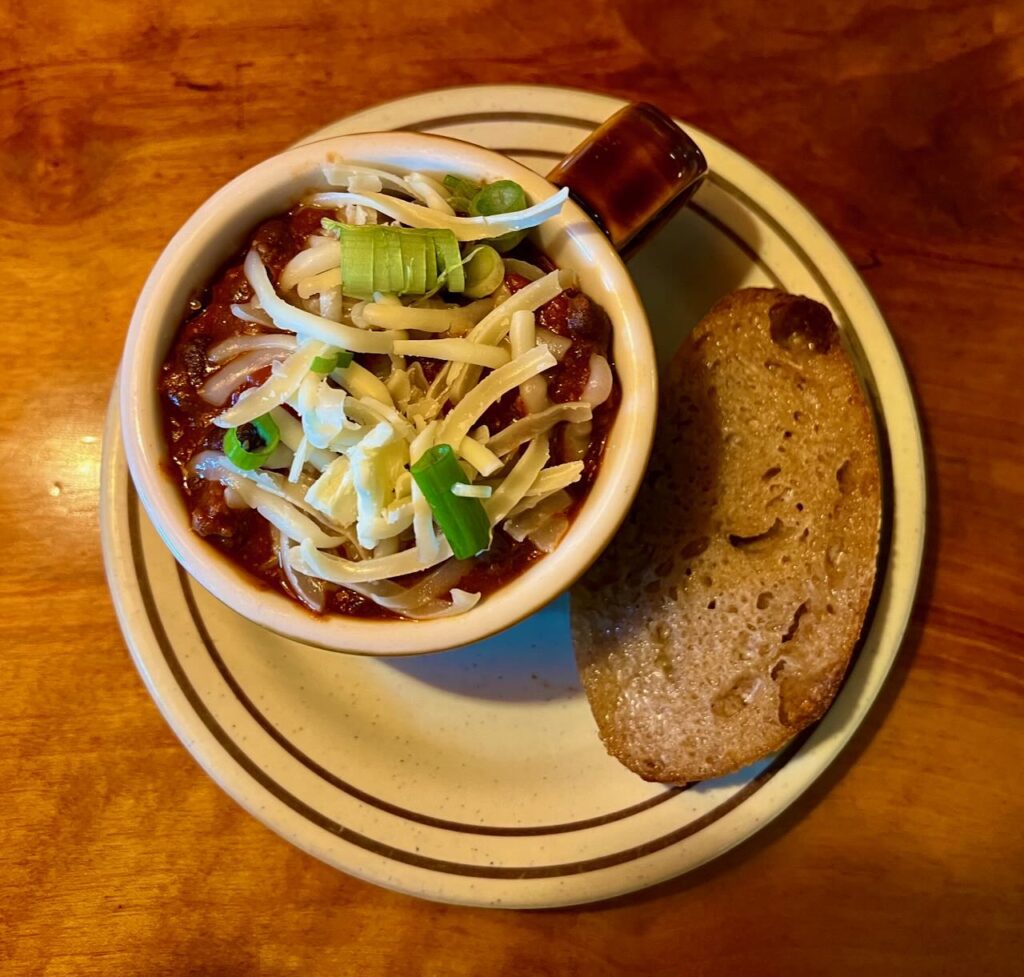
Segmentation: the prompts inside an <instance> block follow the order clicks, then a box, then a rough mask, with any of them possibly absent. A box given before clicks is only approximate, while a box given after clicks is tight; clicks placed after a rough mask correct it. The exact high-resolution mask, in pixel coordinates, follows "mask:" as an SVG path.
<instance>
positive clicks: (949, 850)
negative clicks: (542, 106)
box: [0, 0, 1024, 977]
mask: <svg viewBox="0 0 1024 977" xmlns="http://www.w3.org/2000/svg"><path fill="white" fill-rule="evenodd" d="M247 7H248V8H251V9H248V10H247V9H246V8H247ZM0 24H2V27H3V37H4V38H5V43H4V47H3V54H2V55H0V57H2V74H0V109H2V111H0V120H2V121H0V139H2V151H0V177H2V189H0V241H2V247H3V266H2V267H3V286H4V287H3V290H2V292H0V309H2V321H3V323H4V330H5V332H6V334H7V335H8V336H9V337H12V338H13V340H14V342H12V345H11V348H10V349H9V350H8V353H7V355H6V357H5V360H4V366H3V391H2V394H0V432H2V436H3V445H4V458H5V470H6V477H5V479H4V481H3V483H2V487H0V525H3V527H4V533H5V537H4V538H6V540H7V544H8V545H7V547H6V550H5V552H6V554H7V556H6V558H5V561H4V570H3V574H2V577H0V595H2V599H3V613H2V625H0V627H2V639H0V647H2V661H3V667H2V669H0V688H2V696H0V702H2V703H3V706H2V722H0V743H2V747H3V748H2V753H0V782H2V783H3V785H4V802H3V804H2V805H0V830H2V837H3V845H2V848H0V866H2V872H0V891H2V908H0V960H3V961H5V962H4V963H3V966H2V969H3V972H4V973H5V974H10V975H28V974H33V975H36V974H46V975H58V974H75V975H80V974H117V975H129V974H144V975H147V977H157V975H164V974H167V975H172V974H173V975H179V974H189V975H211V977H214V975H216V977H226V975H235V974H237V975H246V977H254V975H260V977H262V975H267V977H270V975H279V974H290V973H297V974H302V975H303V977H312V975H316V974H330V975H338V974H360V975H378V974H379V975H403V977H405V975H430V977H441V975H444V977H462V975H466V977H468V975H474V977H476V975H488V977H493V975H503V974H509V975H547V974H550V975H555V974H558V975H569V974H580V975H587V977H601V975H611V974H633V973H645V974H666V975H667V974H683V973H686V974H720V973H736V974H757V975H774V974H786V975H788V977H794V975H801V974H825V973H828V974H833V975H836V974H862V973H869V972H873V971H875V970H877V971H878V972H880V973H893V974H945V973H949V974H958V975H959V974H962V973H964V972H967V973H978V974H1010V973H1021V972H1022V970H1024V887H1022V885H1024V883H1022V879H1024V831H1022V828H1021V825H1022V820H1024V802H1022V797H1024V793H1022V788H1021V779H1020V778H1021V775H1022V772H1024V735H1022V733H1024V726H1022V719H1021V710H1022V705H1024V701H1022V694H1021V693H1022V689H1024V630H1022V625H1021V617H1020V612H1021V610H1022V609H1024V606H1022V600H1021V595H1022V583H1024V534H1022V528H1021V527H1022V516H1021V513H1022V511H1024V397H1022V394H1021V391H1022V389H1024V353H1022V347H1024V325H1022V323H1024V318H1022V309H1024V258H1022V255H1024V165H1022V162H1021V161H1022V159H1024V8H1022V6H1021V4H1020V3H1019V2H1018V0H1003V2H1001V3H968V2H965V0H960V2H956V0H954V2H946V3H940V2H939V0H903V2H896V3H893V2H877V3H870V2H864V0H852V2H846V3H830V4H821V3H817V2H812V0H798V2H791V3H787V4H764V3H756V2H751V0H726V2H718V3H703V4H697V3H692V4H685V5H684V4H678V5H676V4H672V3H666V2H664V0H630V2H625V0H620V2H609V3H595V2H591V0H581V2H578V3H573V4H551V3H540V2H528V3H525V4H513V5H506V6H496V5H491V6H488V7H484V6H482V5H475V4H471V3H469V2H467V0H453V2H449V3H447V4H405V5H403V4H386V3H381V2H377V0H368V2H366V3H362V4H347V5H344V4H334V5H330V4H328V5H324V4H322V3H320V4H314V3H310V2H306V0H302V2H298V0H296V2H294V3H291V4H287V5H280V4H256V3H247V2H244V0H243V2H239V0H232V2H223V0H178V2H177V3H174V4H171V3H166V2H156V0H148V2H146V3H140V4H136V5H130V4H124V5H113V4H111V5H102V4H95V5H89V4H80V5H77V6H75V5H70V4H61V5H59V6H58V5H49V4H37V5H29V4H23V3H10V4H7V5H6V6H5V8H4V10H3V12H2V13H0ZM506 81H523V82H554V83H559V84H565V85H573V86H579V87H585V88H593V89H597V90H601V91H606V92H609V93H613V94H616V95H620V96H627V97H632V98H645V99H649V100H652V101H655V102H657V103H659V104H660V105H662V106H663V107H664V108H665V109H667V110H669V111H671V112H672V113H674V114H676V115H678V116H681V117H683V118H685V119H688V120H690V121H692V122H693V123H694V124H696V125H698V126H700V127H702V128H704V129H706V130H708V131H709V132H711V133H713V134H714V135H715V136H717V137H719V138H720V139H722V140H724V141H725V142H727V143H730V144H732V145H734V146H736V147H737V148H739V149H740V150H742V151H743V152H744V153H746V154H748V155H749V156H750V157H752V158H753V159H754V160H755V161H756V162H757V163H759V164H761V165H762V166H764V167H765V168H766V169H767V170H768V171H769V172H770V173H772V174H774V175H776V176H778V177H780V178H782V179H783V181H784V182H785V183H787V184H788V185H789V187H790V188H791V189H792V190H794V191H795V192H796V193H797V195H798V196H800V197H801V198H802V199H803V200H804V201H805V202H806V203H807V204H808V206H809V207H810V208H811V209H812V210H813V211H814V212H815V213H817V214H818V215H819V216H820V217H821V218H822V220H823V221H824V222H825V224H826V226H828V227H829V229H830V230H831V231H832V232H833V233H834V234H835V235H836V237H837V238H838V239H839V241H840V242H841V243H842V245H843V246H844V247H845V248H846V249H847V251H848V252H849V253H850V254H851V255H852V257H853V259H854V260H855V262H856V263H857V264H858V266H859V267H860V268H861V269H862V270H863V274H864V276H865V278H866V280H867V282H868V284H869V285H870V287H871V288H872V289H873V290H874V292H875V295H876V296H877V298H878V300H879V302H880V304H881V306H882V308H883V310H884V312H885V314H886V315H887V317H888V319H889V322H890V323H891V326H892V329H893V331H894V333H895V336H896V339H897V341H898V343H899V345H900V348H901V350H902V352H903V354H904V356H905V358H906V362H907V364H908V366H909V369H910V371H911V373H912V375H913V378H914V381H915V385H916V390H917V395H918V397H919V399H920V404H921V408H922V411H923V415H924V420H925V425H926V433H927V439H928V449H929V454H930V457H931V460H932V469H931V476H932V503H931V505H932V508H931V537H930V541H929V546H928V557H927V571H926V575H925V580H924V585H923V588H922V592H921V596H920V601H919V605H918V608H917V612H916V614H915V618H914V624H913V628H912V631H911V633H910V636H909V638H908V640H907V642H906V647H905V649H904V650H903V653H902V655H901V657H900V660H899V663H898V665H897V668H896V671H895V674H894V675H893V676H892V678H891V680H890V682H889V684H888V685H887V687H886V690H885V692H884V694H883V696H882V700H881V701H880V702H879V703H878V704H877V706H876V707H875V709H874V711H873V712H872V714H871V716H870V719H869V721H868V722H867V724H866V725H865V726H864V727H863V728H862V729H861V731H860V732H859V734H858V735H857V737H856V740H855V742H854V743H853V744H852V745H851V746H850V747H849V748H848V749H847V750H846V751H845V753H844V754H843V756H842V758H841V760H840V761H839V762H838V763H836V765H835V766H834V767H833V768H832V769H831V770H830V771H829V772H828V773H827V775H826V776H825V777H823V778H822V779H821V781H819V782H818V783H817V784H816V785H815V787H814V788H813V789H812V790H811V791H810V793H809V794H808V795H807V796H805V797H804V798H803V799H802V800H801V801H800V802H799V803H798V804H797V805H796V806H795V807H794V808H793V809H791V810H790V811H789V812H788V813H787V814H786V815H785V816H784V817H783V818H781V819H780V820H779V821H778V822H777V823H775V824H774V825H772V826H771V827H770V828H769V829H768V830H766V831H764V832H762V833H761V834H759V835H758V836H756V837H755V838H754V839H753V840H751V841H750V842H748V843H747V844H745V845H743V846H741V847H740V848H739V849H738V850H735V851H733V852H732V853H730V854H729V855H727V856H726V857H724V858H721V859H719V860H718V861H717V862H715V863H714V864H712V865H710V866H708V867H707V868H705V869H704V870H701V871H698V872H696V873H694V874H692V875H690V876H687V877H685V878H683V879H679V880H677V881H675V882H672V883H668V884H665V885H663V886H661V887H660V888H657V889H654V890H651V891H648V892H644V893H641V894H638V895H636V896H633V897H630V898H625V899H622V900H619V901H617V902H615V903H613V904H606V905H602V906H597V907H592V908H584V909H578V910H575V909H574V910H559V911H550V912H506V911H486V910H474V909H463V908H454V907H448V906H441V905H433V904H429V903H425V902H421V901H418V900H416V899H412V898H408V897H406V896H402V895H397V894H394V893H391V892H387V891H385V890H383V889H378V888H375V887H374V886H372V885H368V884H365V883H362V882H358V881H356V880H354V879H351V878H348V877H346V876H344V875H342V874H340V873H338V872H336V871H334V870H332V869H330V868H328V867H326V866H325V865H322V864H319V863H318V862H315V861H314V860H313V859H311V858H309V857H307V856H305V855H303V854H302V853H300V852H299V851H297V850H296V849H294V848H291V847H289V846H288V845H287V844H285V843H284V842H283V841H281V840H280V839H278V838H277V837H276V836H274V835H272V834H271V833H270V832H269V831H268V830H266V829H265V828H263V827H262V826H261V825H260V824H259V823H257V822H256V821H255V820H253V819H252V818H251V817H249V816H248V815H247V814H245V813H244V812H243V811H242V810H241V809H240V808H238V807H237V806H236V805H235V804H234V803H233V802H232V801H230V800H229V799H228V798H227V797H226V796H225V795H224V794H222V793H221V792H220V790H218V789H217V787H215V786H214V784H213V783H212V781H210V780H209V779H208V778H207V777H205V776H204V775H203V774H202V773H201V771H200V770H199V768H198V767H197V766H196V764H195V763H194V762H193V760H192V759H191V758H190V757H189V756H188V754H187V753H186V752H185V750H184V749H183V748H182V747H181V746H180V745H179V744H178V742H177V741H176V740H175V738H174V737H173V735H172V734H171V732H170V731H169V729H168V728H167V727H166V726H165V724H164V722H163V720H162V719H161V718H160V716H159V714H158V713H157V710H156V708H155V707H154V705H153V703H152V702H151V701H150V699H149V698H148V696H147V695H146V692H145V691H144V689H143V687H142V684H141V682H140V681H139V679H138V677H137V675H136V673H135V671H134V669H133V668H132V666H131V663H130V660H129V658H128V655H127V652H126V651H125V647H124V644H123V642H122V639H121V635H120V633H119V631H118V627H117V623H116V621H115V619H114V614H113V611H112V609H111V604H110V600H109V598H108V596H107V590H106V585H105V582H104V577H103V570H102V566H101V561H100V544H99V536H98V531H97V517H96V513H97V483H98V471H99V459H100V450H101V447H102V446H101V443H100V442H101V433H102V425H103V414H104V409H105V406H106V401H107V397H108V394H109V391H110V386H111V382H112V380H113V376H114V370H115V367H116V364H117V360H118V355H119V352H120V346H121V342H122V339H123V336H124V332H125V328H126V325H127V322H128V318H129V315H130V313H131V309H132V305H133V303H134V301H135V296H136V294H137V292H138V291H139V288H140V286H141V284H142V281H143V279H144V277H145V275H146V273H147V272H148V270H149V267H150V265H151V264H152V262H153V260H154V259H155V257H156V255H157V254H158V253H159V251H160V249H161V248H162V246H163V244H164V243H165V242H166V240H167V239H168V237H169V236H170V235H171V234H172V232H173V231H174V230H175V229H176V228H177V227H178V226H179V225H180V224H181V222H182V221H183V220H184V219H185V218H186V217H187V216H188V214H189V213H190V212H191V211H192V210H193V208H195V207H196V205H197V204H198V203H199V202H200V201H201V200H203V199H204V198H205V197H206V196H207V195H208V194H209V193H210V192H211V191H213V190H214V189H215V188H216V187H218V186H219V185H220V184H222V183H223V182H225V181H226V180H227V179H229V178H230V177H231V176H233V175H234V174H235V173H237V172H238V171H239V170H241V169H242V168H243V167H245V166H247V165H249V164H251V163H254V162H256V161H258V160H260V159H263V158H264V157H266V156H268V155H269V154H271V153H273V152H275V151H276V150H278V149H280V148H282V147H283V146H285V145H286V144H287V143H289V142H290V141H291V140H293V139H295V138H297V137H298V136H300V135H301V134H303V133H305V132H307V131H310V130H312V129H314V128H316V127H318V126H321V125H323V124H325V123H327V122H329V121H331V120H332V119H334V118H336V117H338V116H340V115H343V114H346V113H349V112H352V111H355V110H357V109H360V108H363V107H366V106H368V105H371V104H373V103H375V102H378V101H381V100H383V99H387V98H393V97H397V96H400V95H405V94H409V93H412V92H416V91H419V90H423V89H429V88H434V87H440V86H444V85H453V84H468V83H477V82H490V83H493V82H506Z"/></svg>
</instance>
